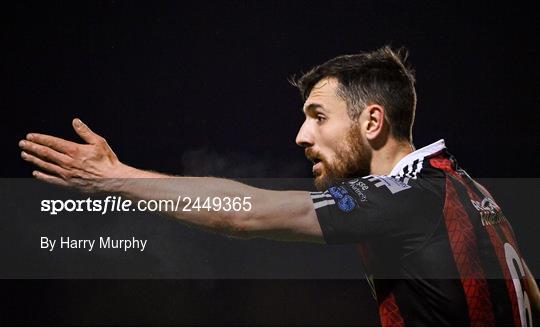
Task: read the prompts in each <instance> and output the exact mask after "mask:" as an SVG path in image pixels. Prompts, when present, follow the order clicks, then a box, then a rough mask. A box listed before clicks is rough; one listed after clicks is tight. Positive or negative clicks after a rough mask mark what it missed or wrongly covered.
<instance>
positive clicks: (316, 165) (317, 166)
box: [311, 158, 323, 175]
mask: <svg viewBox="0 0 540 328" xmlns="http://www.w3.org/2000/svg"><path fill="white" fill-rule="evenodd" d="M311 162H313V168H312V172H313V174H315V175H319V174H320V173H321V171H322V166H323V162H322V160H321V159H319V158H313V159H312V160H311Z"/></svg>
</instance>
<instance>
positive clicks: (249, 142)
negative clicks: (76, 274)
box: [0, 1, 540, 325]
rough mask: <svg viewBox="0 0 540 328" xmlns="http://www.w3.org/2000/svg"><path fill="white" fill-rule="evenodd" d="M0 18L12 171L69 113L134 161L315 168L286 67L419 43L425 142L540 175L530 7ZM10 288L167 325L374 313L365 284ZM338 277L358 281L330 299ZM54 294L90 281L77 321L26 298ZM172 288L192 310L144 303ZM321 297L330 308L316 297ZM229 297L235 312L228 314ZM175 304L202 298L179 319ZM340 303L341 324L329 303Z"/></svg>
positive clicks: (421, 141) (114, 5)
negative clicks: (45, 301) (26, 148)
mask: <svg viewBox="0 0 540 328" xmlns="http://www.w3.org/2000/svg"><path fill="white" fill-rule="evenodd" d="M531 6H532V5H531ZM1 12H2V13H1V15H2V20H1V21H2V27H3V28H2V32H1V34H2V53H1V55H0V56H1V57H0V58H2V61H1V64H2V66H1V67H2V79H1V83H2V85H1V87H2V93H1V94H2V96H1V97H0V106H1V107H2V111H1V113H2V121H3V122H4V124H3V128H2V132H1V133H2V137H1V138H0V143H1V144H0V145H1V147H2V165H1V166H0V176H1V177H4V178H7V177H29V176H30V172H31V170H32V168H31V167H30V166H29V165H27V164H26V163H24V162H23V161H22V160H20V159H19V149H18V147H17V142H18V140H19V139H21V138H23V137H24V135H25V134H26V133H27V132H31V131H35V132H42V133H49V134H54V135H58V136H61V137H65V138H69V139H76V136H75V134H74V132H73V131H72V130H71V125H70V122H71V119H72V118H73V117H80V118H81V119H82V120H83V121H84V122H86V123H87V124H88V125H89V126H90V127H91V128H93V130H94V131H96V132H98V133H100V134H101V135H103V136H104V137H106V138H107V140H108V141H109V143H110V145H111V147H112V148H113V149H114V150H115V152H116V153H117V155H118V156H119V158H120V160H121V161H123V162H126V163H128V164H130V165H133V166H136V167H139V168H145V169H152V170H156V171H161V172H166V173H174V174H196V175H198V174H212V175H220V176H228V177H310V175H311V172H310V171H311V170H310V164H309V163H308V162H307V161H306V160H305V159H304V155H303V152H302V151H301V150H300V148H299V147H298V146H296V145H295V144H294V138H295V136H296V133H297V130H298V128H299V127H300V125H301V122H302V120H303V114H302V113H301V111H300V108H301V106H302V102H301V99H300V97H299V95H298V92H297V90H296V89H294V87H292V86H290V84H289V83H288V82H287V79H288V78H289V77H290V76H291V75H293V74H299V73H300V72H302V71H306V70H308V69H309V68H310V67H312V66H313V65H316V64H320V63H321V62H323V61H325V60H327V59H329V58H332V57H334V56H337V55H340V54H345V53H355V52H359V51H365V50H372V49H374V48H377V47H380V46H382V45H385V44H392V45H394V46H405V47H407V48H408V49H409V51H410V62H411V64H412V65H413V66H414V68H415V70H416V73H417V92H418V99H419V102H418V108H417V118H416V125H415V132H414V139H415V144H416V146H417V147H422V146H424V145H426V144H429V143H431V142H433V141H436V140H438V139H439V138H445V139H446V141H447V145H448V146H449V148H450V150H451V152H452V153H453V154H454V155H455V156H456V157H457V159H458V160H459V162H460V163H461V165H462V166H464V167H465V169H466V170H467V171H468V172H469V173H470V174H471V175H472V176H475V177H507V178H509V177H535V175H536V173H535V171H534V170H535V169H536V168H538V167H539V164H540V159H539V156H538V155H537V151H538V140H539V132H538V129H537V123H536V117H537V115H535V114H536V111H537V110H538V100H540V99H539V92H538V82H537V81H538V80H539V78H540V70H539V69H538V67H539V64H540V53H539V52H540V46H539V45H538V37H537V31H538V30H539V26H538V25H539V24H538V17H537V11H536V10H534V9H533V8H532V7H528V5H525V4H524V3H518V2H512V3H509V2H506V3H505V4H496V3H494V2H491V1H481V2H475V3H474V4H471V3H469V2H468V1H462V2H451V3H446V2H443V1H439V2H436V1H418V2H401V1H395V2H392V1H326V2H322V1H281V2H278V1H267V2H252V1H223V2H215V3H213V2H208V1H205V2H202V1H181V2H180V1H178V2H162V3H156V2H151V1H148V2H145V3H143V2H131V1H125V2H117V1H88V2H81V1H73V2H67V1H66V2H56V1H47V2H37V1H36V2H27V1H13V2H11V3H10V4H7V5H4V6H3V8H2V10H1ZM216 163H218V164H216ZM3 284H4V288H9V290H12V291H14V292H15V291H17V290H18V291H19V292H20V293H21V294H19V296H18V298H16V299H17V300H18V301H19V302H18V303H17V302H15V303H11V306H12V308H13V309H18V310H17V311H15V312H14V313H15V314H13V317H12V319H11V320H13V322H20V321H21V318H27V319H25V320H31V319H32V318H33V319H34V320H37V321H41V322H45V323H47V322H49V323H53V324H54V323H66V322H77V321H79V322H83V323H88V324H96V323H99V322H108V323H114V322H115V320H116V321H118V322H128V323H132V324H134V323H136V322H149V323H154V324H155V323H156V321H155V320H154V319H155V318H157V317H159V318H160V320H162V321H157V323H158V324H159V323H162V324H182V323H188V324H197V323H201V322H202V323H212V322H213V323H217V322H227V321H229V322H232V323H234V322H245V323H252V324H256V323H259V324H263V323H270V324H272V323H273V324H276V323H290V324H294V323H307V324H315V325H317V324H332V323H340V322H341V323H344V322H351V323H356V324H362V323H366V322H367V323H369V322H371V321H369V320H372V317H370V316H369V315H368V316H364V317H362V316H361V315H360V317H359V318H360V319H358V318H357V317H355V313H356V312H355V311H356V310H355V308H354V307H351V306H349V307H347V306H345V305H344V304H345V303H346V302H353V301H358V300H357V299H356V297H357V295H356V294H353V295H351V294H350V293H349V294H347V292H346V291H347V289H346V287H343V283H342V282H336V281H327V282H325V283H317V284H316V283H314V282H309V281H302V282H299V283H298V284H292V283H290V282H273V283H271V282H268V283H266V284H265V283H263V282H257V283H254V282H251V283H246V284H247V285H246V284H244V283H241V282H236V283H234V282H231V283H225V282H219V281H218V282H204V281H201V282H170V281H169V282H163V281H161V282H160V281H154V282H152V283H148V284H146V285H145V284H144V282H137V283H133V282H132V283H127V282H118V283H116V282H103V283H101V285H100V283H99V282H88V283H86V284H85V283H84V282H62V281H56V282H54V283H51V284H50V285H47V286H49V287H45V283H43V282H40V281H34V282H24V283H23V282H17V283H15V282H14V283H13V284H7V283H6V282H3ZM149 284H155V285H151V286H150V285H149ZM207 284H210V286H211V287H208V286H207ZM235 284H236V285H235ZM250 284H251V285H250ZM272 284H274V285H272ZM96 285H98V287H96ZM314 285H317V288H318V292H316V291H315V289H316V288H315V287H314ZM269 286H271V287H269ZM100 288H115V291H116V292H118V295H120V296H117V298H114V297H113V298H109V303H106V305H103V306H104V308H102V311H101V310H99V309H98V310H94V312H90V314H88V313H86V314H85V312H84V311H83V310H82V308H84V307H86V306H87V305H88V304H90V303H91V300H92V299H94V300H98V299H100V296H99V295H100V294H99V292H98V291H99V290H100ZM175 288H176V289H175ZM280 288H281V289H280ZM340 288H341V290H342V291H345V292H343V293H342V294H339V292H336V293H337V294H333V293H332V291H335V290H336V289H338V290H340ZM233 289H234V290H238V293H239V294H242V293H246V292H247V293H249V294H250V295H252V296H253V295H260V293H270V294H271V295H273V296H272V297H269V298H268V299H264V300H263V299H261V300H259V303H257V304H259V305H260V307H258V306H259V305H246V304H245V303H243V301H240V299H241V297H240V296H237V295H236V294H235V292H232V291H231V290H233ZM54 290H58V291H60V292H59V294H57V301H56V303H51V304H53V305H54V304H56V306H59V307H62V306H64V307H65V306H66V303H62V301H60V300H59V299H60V298H61V297H66V298H69V297H74V294H76V293H75V292H74V290H85V291H86V292H87V294H86V295H90V296H89V299H90V301H88V302H89V303H82V304H81V303H76V304H75V305H71V307H70V306H68V307H67V310H66V311H68V312H67V313H68V315H66V316H52V315H51V314H50V312H49V308H52V307H53V305H46V306H45V307H44V308H43V307H41V308H40V309H37V310H35V311H37V312H33V315H30V316H28V313H27V312H25V310H21V307H20V306H19V305H20V304H24V302H25V299H26V298H25V297H31V296H32V295H34V294H33V293H38V294H39V295H45V294H47V293H51V292H52V291H54ZM170 290H175V293H178V294H182V295H184V297H185V299H184V301H185V304H184V303H180V304H176V303H174V304H175V305H174V306H173V305H171V304H169V305H167V306H164V307H163V308H159V309H156V308H152V307H150V309H148V307H147V306H148V305H149V304H151V303H152V302H154V301H155V302H159V301H160V300H161V296H160V295H163V294H166V293H167V292H168V291H170ZM275 290H282V291H283V292H282V293H281V294H279V293H278V292H275ZM21 291H22V292H21ZM90 291H92V292H90ZM270 291H273V292H270ZM186 293H187V295H188V296H185V295H186ZM223 293H224V294H223ZM228 293H230V295H229V294H228ZM294 293H300V294H301V293H308V294H309V295H310V297H311V298H312V299H311V300H310V301H309V302H307V301H306V302H303V303H302V302H300V304H295V303H294V302H292V301H291V300H290V297H291V294H294ZM217 294H219V295H217ZM201 295H203V296H204V295H207V296H208V297H209V298H213V299H214V300H215V301H214V303H212V301H209V300H207V299H205V298H204V297H203V296H201ZM332 295H334V296H335V295H342V296H343V295H348V296H347V297H348V298H347V297H341V298H339V299H338V298H336V299H333V298H332ZM173 296H174V295H168V296H167V297H173ZM176 296H178V295H176ZM321 297H322V298H325V297H326V298H328V297H330V301H331V302H333V303H332V304H330V305H328V304H322V303H313V302H315V301H314V299H315V300H316V299H318V298H321ZM358 298H360V297H358ZM130 299H131V303H129V300H130ZM133 299H146V301H141V302H142V303H136V302H135V301H133ZM186 299H187V301H186ZM189 300H191V301H189ZM284 300H287V301H284ZM34 302H37V301H34ZM126 302H127V303H126ZM145 302H147V303H145ZM220 302H221V303H220ZM283 302H285V303H283ZM310 302H311V303H310ZM222 303H227V304H229V306H230V307H231V308H227V307H225V308H220V309H216V308H214V305H216V304H222ZM14 304H15V305H14ZM92 304H93V303H92ZM186 304H188V305H186ZM231 304H232V305H231ZM235 304H236V305H238V306H245V307H248V308H249V309H250V310H249V311H248V315H244V314H242V312H238V310H235V309H232V307H234V305H235ZM283 304H285V305H283ZM30 305H31V306H34V307H39V306H38V303H31V304H30ZM176 305H178V306H188V307H190V309H191V310H190V312H189V314H182V315H180V314H177V313H176V312H175V306H176ZM250 306H251V308H250ZM295 306H296V307H295ZM327 306H328V307H329V308H332V309H333V311H334V314H335V315H336V316H338V317H337V318H336V317H333V316H332V315H331V314H326V316H325V314H320V313H321V311H322V309H325V308H327ZM130 307H131V309H135V310H134V311H131V310H130ZM286 307H292V308H291V309H293V310H290V309H287V308H286ZM23 308H24V307H23ZM337 308H339V309H340V310H339V311H338V312H335V311H336V310H335V309H337ZM268 309H275V311H277V312H271V313H268V311H269V310H268ZM294 309H297V311H300V313H296V312H294ZM309 309H314V311H310V310H309ZM108 310H110V311H112V312H114V311H116V313H118V316H117V317H115V316H114V315H111V314H107V313H109V312H107V311H108ZM145 311H146V312H145ZM235 311H236V312H235ZM340 311H341V312H340ZM36 313H37V314H36ZM175 313H176V314H175ZM276 313H277V314H276ZM314 313H319V314H317V315H315V314H314ZM92 315H93V316H94V317H92ZM28 318H30V319H28ZM92 318H93V319H92ZM201 318H206V321H204V320H203V319H201ZM302 318H306V319H305V320H302ZM355 318H357V321H354V320H355ZM220 319H221V320H220ZM93 320H97V321H93ZM340 320H342V321H340Z"/></svg>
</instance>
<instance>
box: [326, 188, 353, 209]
mask: <svg viewBox="0 0 540 328" xmlns="http://www.w3.org/2000/svg"><path fill="white" fill-rule="evenodd" d="M328 192H329V193H330V195H332V197H334V199H335V200H336V201H337V203H338V208H339V209H340V210H342V211H343V212H346V213H349V212H350V211H352V210H353V209H354V208H355V207H356V202H355V201H354V199H353V198H352V197H351V196H350V195H349V193H348V192H347V189H345V188H343V187H341V186H340V187H330V188H328Z"/></svg>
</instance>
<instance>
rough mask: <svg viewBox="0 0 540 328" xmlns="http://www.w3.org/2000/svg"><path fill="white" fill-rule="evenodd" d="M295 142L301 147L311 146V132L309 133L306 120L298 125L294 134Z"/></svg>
mask: <svg viewBox="0 0 540 328" xmlns="http://www.w3.org/2000/svg"><path fill="white" fill-rule="evenodd" d="M296 144H297V145H298V146H300V147H303V148H307V147H311V146H313V134H312V133H311V131H310V129H309V126H308V124H307V122H304V124H302V126H301V127H300V131H298V134H297V135H296Z"/></svg>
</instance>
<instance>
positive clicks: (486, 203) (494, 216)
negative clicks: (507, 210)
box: [471, 197, 506, 226]
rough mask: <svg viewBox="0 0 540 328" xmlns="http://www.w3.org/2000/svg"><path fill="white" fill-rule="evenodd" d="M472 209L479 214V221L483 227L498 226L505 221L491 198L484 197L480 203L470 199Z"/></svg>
mask: <svg viewBox="0 0 540 328" xmlns="http://www.w3.org/2000/svg"><path fill="white" fill-rule="evenodd" d="M471 203H472V204H473V206H474V208H476V210H477V211H478V213H480V219H481V220H482V225H483V226H488V225H492V224H498V223H501V222H503V221H506V217H505V216H504V214H503V213H502V211H501V208H500V207H499V205H497V203H495V201H494V200H493V199H492V198H491V197H485V198H484V199H482V201H480V202H479V201H477V200H474V199H471Z"/></svg>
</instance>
